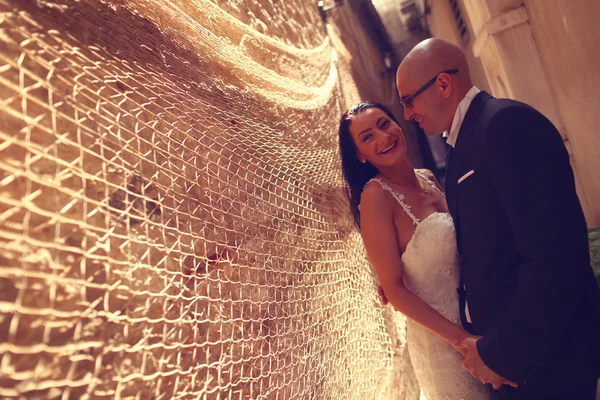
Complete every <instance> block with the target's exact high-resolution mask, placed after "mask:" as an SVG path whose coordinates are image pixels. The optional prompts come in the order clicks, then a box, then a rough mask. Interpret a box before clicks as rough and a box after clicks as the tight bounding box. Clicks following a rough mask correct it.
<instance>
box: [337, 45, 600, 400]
mask: <svg viewBox="0 0 600 400" xmlns="http://www.w3.org/2000/svg"><path fill="white" fill-rule="evenodd" d="M397 86H398V91H399V94H400V98H401V102H402V104H403V106H404V117H405V119H413V120H415V121H416V122H418V123H419V124H420V126H421V128H422V129H423V130H424V131H425V133H426V134H428V135H433V134H440V133H442V132H444V135H445V136H447V143H448V145H449V154H448V163H447V173H446V184H445V191H444V190H443V189H442V187H441V186H440V184H439V183H438V182H437V180H436V178H435V176H434V175H433V174H432V173H431V172H430V171H427V170H418V169H417V170H415V169H413V167H412V165H411V163H410V161H409V160H408V158H407V155H406V141H405V139H404V136H403V133H402V129H401V127H400V125H399V124H398V122H397V121H396V119H395V118H394V116H393V115H392V113H391V112H390V111H389V110H388V109H387V108H386V107H385V106H382V105H380V104H376V103H368V102H367V103H360V104H358V105H356V106H354V107H353V108H352V109H350V110H348V111H347V112H346V113H345V114H344V115H343V116H342V119H341V122H340V129H339V140H340V150H341V157H342V168H343V173H344V178H345V181H346V183H347V190H348V195H349V199H350V206H351V209H352V213H353V216H354V219H355V222H356V224H357V227H358V228H359V230H360V232H361V235H362V238H363V242H364V245H365V248H366V251H367V254H368V256H369V259H370V260H371V263H372V265H373V267H374V269H375V271H376V273H377V276H378V277H379V281H380V284H381V286H380V295H381V296H382V298H383V301H384V303H387V302H389V303H390V304H391V305H393V306H394V307H395V308H396V309H397V310H398V311H400V312H402V313H404V314H405V315H406V316H407V317H408V326H407V344H408V348H409V353H410V357H411V362H412V364H413V368H414V370H415V374H416V376H417V379H418V381H419V385H420V387H421V390H422V392H423V394H424V395H425V397H426V398H427V399H428V400H438V399H448V400H451V399H452V400H458V399H464V400H475V399H477V400H479V399H481V400H487V399H511V400H512V399H524V400H538V399H556V400H558V399H564V400H574V399H582V400H594V399H595V396H596V385H597V382H598V377H599V376H600V292H599V289H598V285H597V283H596V280H595V277H594V274H593V271H592V268H591V266H590V258H589V249H588V240H587V228H586V222H585V219H584V215H583V212H582V209H581V205H580V203H579V200H578V198H577V195H576V191H575V182H574V177H573V171H572V169H571V166H570V163H569V155H568V153H567V151H566V149H565V146H564V145H563V141H562V139H561V136H560V134H559V133H558V131H557V130H556V128H555V127H554V126H553V124H552V123H551V122H550V121H549V120H548V119H546V118H545V117H544V116H543V115H542V114H540V113H539V112H538V111H536V110H535V109H533V108H532V107H530V106H528V105H525V104H523V103H520V102H517V101H513V100H508V99H497V98H494V97H492V96H490V95H489V94H487V93H486V92H484V91H480V90H479V89H477V88H476V87H475V86H473V85H472V83H471V78H470V75H469V69H468V66H467V62H466V59H465V56H464V54H463V53H462V51H461V50H460V49H459V48H458V47H456V46H454V45H451V44H449V43H446V42H444V41H442V40H439V39H428V40H426V41H424V42H421V43H420V44H419V45H417V46H416V47H415V48H414V49H413V50H412V51H411V52H410V53H409V54H408V55H407V57H406V58H405V59H404V60H403V61H402V63H401V65H400V67H399V68H398V73H397Z"/></svg>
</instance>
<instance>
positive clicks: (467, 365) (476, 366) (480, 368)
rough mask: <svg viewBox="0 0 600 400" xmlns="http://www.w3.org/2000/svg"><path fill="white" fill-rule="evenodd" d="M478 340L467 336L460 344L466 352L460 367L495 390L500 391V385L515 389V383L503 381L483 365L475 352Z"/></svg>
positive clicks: (476, 337)
mask: <svg viewBox="0 0 600 400" xmlns="http://www.w3.org/2000/svg"><path fill="white" fill-rule="evenodd" d="M479 339H480V336H469V337H468V338H466V339H464V340H463V341H462V342H461V345H462V347H463V348H464V349H465V350H466V356H465V359H464V360H463V361H462V363H461V365H462V367H463V368H464V369H466V370H467V371H469V372H470V373H471V375H473V377H475V378H477V379H479V380H480V381H481V382H483V383H489V384H491V385H492V386H493V387H494V389H496V390H498V389H500V388H501V387H502V385H510V386H512V387H517V384H516V383H514V382H511V381H509V380H506V379H504V378H503V377H501V376H500V375H498V374H497V373H495V372H494V371H492V370H491V369H490V368H488V366H487V365H485V363H484V362H483V360H482V359H481V357H480V356H479V351H477V341H478V340H479Z"/></svg>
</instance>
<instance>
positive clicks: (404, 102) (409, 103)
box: [400, 68, 458, 108]
mask: <svg viewBox="0 0 600 400" xmlns="http://www.w3.org/2000/svg"><path fill="white" fill-rule="evenodd" d="M457 72H458V68H455V69H447V70H445V71H442V72H440V73H439V74H437V75H436V76H435V77H433V78H432V79H431V80H430V81H429V82H427V83H426V84H424V85H423V86H421V88H420V89H419V90H417V91H416V92H415V93H413V94H412V95H410V96H409V97H407V98H405V99H403V98H400V104H402V107H405V108H412V107H413V104H412V102H413V101H414V100H415V99H416V98H417V97H418V96H419V95H420V94H421V93H423V92H424V91H426V90H427V89H429V87H430V86H431V85H433V84H434V83H435V81H437V78H439V76H440V74H443V73H446V74H455V73H457Z"/></svg>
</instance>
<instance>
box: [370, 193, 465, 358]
mask: <svg viewBox="0 0 600 400" xmlns="http://www.w3.org/2000/svg"><path fill="white" fill-rule="evenodd" d="M390 200H391V198H390V197H388V196H386V195H385V192H383V189H381V188H380V187H378V186H377V185H370V186H368V187H367V188H366V189H365V191H364V192H363V194H362V198H361V204H360V210H361V211H360V229H361V235H362V238H363V242H364V244H365V247H366V250H367V254H368V256H369V259H370V260H371V263H372V265H373V267H374V268H375V272H376V273H377V276H378V277H379V282H380V283H381V286H382V288H383V290H384V292H385V297H387V299H388V301H389V303H390V304H392V305H393V306H394V307H395V308H396V309H397V310H398V311H400V312H401V313H403V314H404V315H406V316H407V317H408V318H410V319H412V320H414V321H416V322H417V323H419V324H421V325H423V326H424V327H425V328H427V329H429V330H430V331H431V332H433V333H434V334H435V335H437V336H439V337H440V338H442V339H443V340H444V341H446V342H448V343H449V344H451V345H452V346H454V347H455V348H457V349H458V350H459V351H461V352H462V351H463V350H462V349H461V348H459V347H458V343H459V342H461V341H462V340H463V339H465V338H467V337H469V336H470V334H469V333H468V332H466V331H464V330H463V329H461V328H460V327H458V326H456V325H454V324H453V323H452V322H450V321H449V320H448V319H446V318H445V317H444V316H443V315H441V314H440V313H438V312H437V311H436V310H434V309H433V308H432V307H431V306H429V304H427V303H426V302H425V301H423V300H421V298H420V297H418V296H417V295H415V294H414V293H413V292H411V291H410V290H409V289H408V288H406V286H404V282H403V280H402V273H403V265H402V260H401V258H400V256H401V252H400V248H399V246H398V239H397V233H396V227H395V225H394V217H393V214H392V207H391V204H390Z"/></svg>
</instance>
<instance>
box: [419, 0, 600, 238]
mask: <svg viewBox="0 0 600 400" xmlns="http://www.w3.org/2000/svg"><path fill="white" fill-rule="evenodd" d="M415 3H416V4H417V5H418V7H419V9H420V11H421V13H422V16H423V18H422V21H423V22H424V23H425V24H426V26H427V28H428V29H429V31H430V33H431V35H432V36H434V37H439V38H442V39H445V40H448V41H451V42H454V43H456V44H458V45H460V46H462V47H463V49H464V50H465V52H466V53H467V56H468V61H469V64H470V68H471V72H472V75H473V77H474V81H475V84H476V85H477V86H479V87H480V88H482V89H486V90H488V91H489V92H490V93H491V94H493V95H495V96H497V97H510V98H514V99H517V100H520V101H523V102H526V103H528V104H530V105H532V106H534V107H536V108H537V109H538V110H540V111H541V112H542V113H544V114H545V115H546V116H547V117H548V118H550V119H551V120H552V121H553V122H554V124H555V125H556V126H557V128H558V129H559V131H560V132H561V134H562V136H563V138H564V142H565V146H566V147H567V149H568V151H569V154H570V156H571V163H572V166H573V169H574V171H575V177H576V180H577V188H578V194H579V197H580V199H581V203H582V205H583V209H584V212H585V215H586V219H587V222H588V226H589V228H595V227H598V226H600V202H599V201H598V199H600V174H599V173H598V171H599V170H600V136H599V135H598V125H599V124H600V114H599V113H598V108H599V106H600V95H599V94H598V93H600V72H599V67H598V66H599V64H600V55H599V53H598V51H597V49H596V46H597V45H598V43H599V42H600V27H599V26H598V22H597V16H598V15H600V3H599V2H597V1H595V0H577V1H565V0H524V1H523V0H418V1H415Z"/></svg>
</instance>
